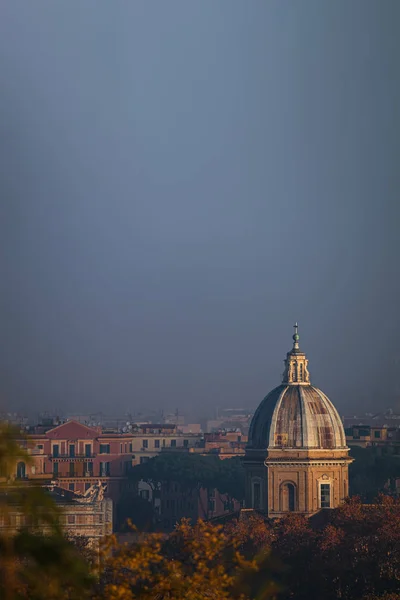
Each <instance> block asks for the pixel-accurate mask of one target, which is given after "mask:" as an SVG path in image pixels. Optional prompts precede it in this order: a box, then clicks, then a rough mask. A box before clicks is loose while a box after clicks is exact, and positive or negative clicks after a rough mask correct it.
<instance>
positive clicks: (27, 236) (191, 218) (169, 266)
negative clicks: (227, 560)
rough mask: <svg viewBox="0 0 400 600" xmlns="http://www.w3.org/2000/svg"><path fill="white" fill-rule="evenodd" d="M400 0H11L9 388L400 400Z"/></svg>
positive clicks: (3, 163) (4, 77)
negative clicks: (295, 337) (291, 375)
mask: <svg viewBox="0 0 400 600" xmlns="http://www.w3.org/2000/svg"><path fill="white" fill-rule="evenodd" d="M399 22H400V2H399V1H398V0H385V2H378V1H377V0H371V1H370V0H352V1H351V2H349V1H348V0H336V1H335V2H332V0H302V1H301V2H299V1H298V0H286V1H285V2H282V0H251V1H248V0H247V1H245V0H202V1H201V2H199V1H197V0H168V2H165V1H164V0H151V1H144V0H113V1H112V2H110V1H108V0H85V1H84V2H82V0H59V1H58V2H55V1H54V0H35V2H32V1H31V0H2V2H1V7H0V86H1V88H0V89H1V97H0V199H1V200H0V275H1V282H2V290H1V294H0V314H1V319H0V321H1V328H0V333H1V344H0V404H2V406H3V408H6V409H8V410H10V409H12V410H17V409H18V410H32V411H39V410H53V409H54V410H57V411H59V412H61V411H64V412H68V411H71V412H81V413H84V412H88V411H97V410H98V411H103V412H106V413H107V414H121V413H123V412H125V411H134V410H137V409H138V408H143V407H144V408H152V409H154V408H164V410H165V409H170V408H171V409H174V408H176V407H178V408H179V409H180V411H182V412H186V413H187V414H195V415H200V414H202V415H203V414H212V412H213V410H214V409H215V407H217V406H220V407H228V406H231V407H239V406H243V407H249V408H255V407H256V406H257V405H258V403H259V402H260V401H261V400H262V398H263V397H264V396H265V395H266V393H267V392H268V391H269V390H271V389H272V388H273V387H275V386H276V385H279V383H280V381H281V375H282V372H283V359H284V358H285V355H286V352H287V351H289V350H290V348H291V344H292V340H291V336H292V334H293V329H292V326H293V324H294V322H295V321H298V322H299V333H300V347H301V348H302V349H303V350H305V351H306V353H307V355H308V358H309V361H310V363H309V370H310V374H311V379H312V383H314V384H315V385H317V386H318V387H321V388H322V389H323V390H324V391H325V392H326V393H327V394H328V395H329V396H330V397H331V399H332V401H333V402H334V404H335V405H336V406H337V408H338V409H339V410H340V412H341V414H352V413H353V412H354V411H360V410H370V409H372V410H381V409H382V408H383V407H386V406H394V405H395V404H396V402H397V407H398V408H400V401H399V399H400V386H399V382H398V372H399V368H400V346H399V335H400V331H399V310H398V299H399V293H400V278H399V254H400V242H399V235H398V227H399V223H400V204H399V191H400V169H399V166H400V165H399V157H400V141H399V140H400V69H399V56H400V38H399V36H398V28H399Z"/></svg>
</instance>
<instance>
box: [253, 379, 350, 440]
mask: <svg viewBox="0 0 400 600" xmlns="http://www.w3.org/2000/svg"><path fill="white" fill-rule="evenodd" d="M249 445H250V446H251V447H252V448H331V449H333V448H345V447H346V438H345V434H344V429H343V425H342V422H341V419H340V417H339V414H338V412H337V410H336V408H335V407H334V406H333V404H332V402H331V401H330V400H329V398H328V397H327V396H325V394H324V393H323V392H321V390H319V389H318V388H316V387H313V386H312V385H284V384H283V385H280V386H278V387H277V388H275V389H274V390H272V392H270V393H269V394H268V396H266V397H265V398H264V400H263V401H262V402H261V404H260V406H259V407H258V409H257V411H256V413H255V415H254V417H253V420H252V422H251V425H250V431H249Z"/></svg>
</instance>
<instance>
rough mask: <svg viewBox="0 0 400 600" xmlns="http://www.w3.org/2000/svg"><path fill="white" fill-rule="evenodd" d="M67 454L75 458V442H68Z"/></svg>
mask: <svg viewBox="0 0 400 600" xmlns="http://www.w3.org/2000/svg"><path fill="white" fill-rule="evenodd" d="M69 455H70V458H75V444H70V446H69Z"/></svg>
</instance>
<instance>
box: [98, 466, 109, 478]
mask: <svg viewBox="0 0 400 600" xmlns="http://www.w3.org/2000/svg"><path fill="white" fill-rule="evenodd" d="M109 475H110V463H109V462H101V463H100V477H109Z"/></svg>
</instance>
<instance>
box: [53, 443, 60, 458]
mask: <svg viewBox="0 0 400 600" xmlns="http://www.w3.org/2000/svg"><path fill="white" fill-rule="evenodd" d="M58 456H60V446H59V445H58V444H54V446H53V457H54V458H58Z"/></svg>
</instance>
